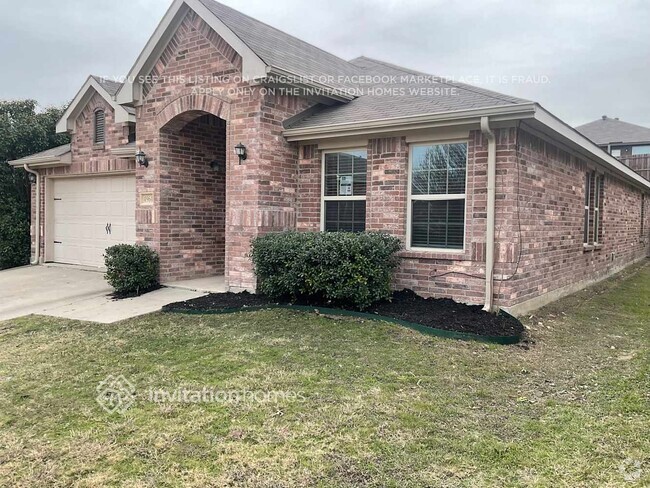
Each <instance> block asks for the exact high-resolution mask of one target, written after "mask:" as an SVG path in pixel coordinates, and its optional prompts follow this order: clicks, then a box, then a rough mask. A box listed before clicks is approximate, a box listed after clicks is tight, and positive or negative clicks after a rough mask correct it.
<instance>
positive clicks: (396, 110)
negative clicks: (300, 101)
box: [287, 56, 530, 129]
mask: <svg viewBox="0 0 650 488" xmlns="http://www.w3.org/2000/svg"><path fill="white" fill-rule="evenodd" d="M350 64H353V65H354V66H356V67H358V68H359V69H360V70H362V73H363V74H365V75H371V76H375V75H377V76H378V77H382V76H383V78H380V79H378V82H372V83H369V84H364V85H361V87H360V96H359V97H358V98H356V99H354V100H352V101H351V102H348V103H347V104H341V105H335V106H330V107H322V109H320V110H318V111H316V113H313V114H311V115H307V116H306V117H305V118H304V119H302V120H297V121H296V119H294V121H292V123H291V127H287V128H292V129H293V128H307V127H319V126H327V125H332V124H344V123H351V122H365V121H371V120H378V119H387V118H394V117H406V116H413V115H423V114H435V113H444V112H451V111H457V110H468V109H473V108H486V107H495V106H503V105H513V104H519V103H530V102H529V101H528V100H524V99H521V98H516V97H511V96H508V95H503V94H501V93H496V92H493V91H490V90H485V89H483V88H478V87H475V86H471V85H466V84H463V83H456V82H451V81H447V80H443V79H442V78H440V77H436V76H434V75H430V74H426V73H422V72H419V71H414V70H411V69H408V68H403V67H401V66H396V65H393V64H390V63H386V62H384V61H378V60H376V59H371V58H367V57H363V56H362V57H359V58H356V59H353V60H352V61H350ZM374 79H377V78H376V77H375V78H374ZM298 119H299V118H298Z"/></svg>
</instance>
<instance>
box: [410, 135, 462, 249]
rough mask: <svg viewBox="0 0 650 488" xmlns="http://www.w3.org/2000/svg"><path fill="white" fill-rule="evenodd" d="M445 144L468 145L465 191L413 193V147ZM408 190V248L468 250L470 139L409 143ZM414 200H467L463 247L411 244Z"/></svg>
mask: <svg viewBox="0 0 650 488" xmlns="http://www.w3.org/2000/svg"><path fill="white" fill-rule="evenodd" d="M444 144H465V145H466V146H467V155H466V160H465V193H462V194H461V193H458V194H450V195H447V194H445V195H412V182H413V171H411V169H412V168H413V148H416V147H420V146H436V145H444ZM407 173H408V192H407V198H406V250H407V251H416V252H428V253H432V254H433V253H437V254H441V253H443V254H463V253H464V252H465V251H466V248H465V244H466V241H467V236H466V234H467V180H468V177H469V141H468V140H458V139H451V140H447V141H444V140H432V141H429V142H418V143H417V144H409V157H408V167H407ZM414 200H425V201H433V200H445V201H446V200H465V206H464V210H463V212H464V215H463V222H464V223H463V247H462V249H461V248H458V249H448V248H437V247H415V246H411V233H412V229H411V223H412V219H413V204H412V202H413V201H414Z"/></svg>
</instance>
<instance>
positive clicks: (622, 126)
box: [576, 117, 650, 145]
mask: <svg viewBox="0 0 650 488" xmlns="http://www.w3.org/2000/svg"><path fill="white" fill-rule="evenodd" d="M576 130H577V131H578V132H580V133H581V134H582V135H584V136H585V137H587V138H588V139H591V141H592V142H595V143H596V144H599V145H604V144H611V143H628V144H629V143H635V142H650V129H649V128H647V127H643V126H640V125H636V124H630V123H629V122H623V121H622V120H618V119H612V118H609V117H606V118H600V119H598V120H594V121H593V122H589V123H588V124H584V125H581V126H579V127H576Z"/></svg>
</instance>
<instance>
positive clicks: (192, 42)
mask: <svg viewBox="0 0 650 488" xmlns="http://www.w3.org/2000/svg"><path fill="white" fill-rule="evenodd" d="M57 130H58V131H68V132H70V133H71V134H72V143H71V144H70V145H69V146H62V147H61V148H56V149H54V150H50V151H47V152H45V153H40V154H36V155H33V156H30V157H28V158H25V159H23V160H19V161H14V162H12V164H13V165H15V166H25V165H27V168H29V170H30V171H33V172H34V173H35V174H36V175H38V176H37V178H35V179H36V183H35V185H33V188H34V198H33V202H34V206H33V207H34V208H33V222H34V225H33V254H34V260H35V262H48V261H55V262H63V263H71V264H80V265H89V266H101V264H102V252H103V250H104V249H105V248H106V247H107V246H108V245H111V244H113V243H116V242H139V243H146V244H147V245H149V246H152V247H154V248H155V249H157V250H158V252H159V253H160V258H161V275H162V276H161V278H162V280H163V281H172V280H184V279H190V278H196V277H209V276H223V277H224V278H223V279H224V280H225V283H226V286H227V288H228V289H230V290H235V291H236V290H243V289H254V288H255V287H256V278H255V275H254V272H253V268H252V264H251V261H250V259H249V257H248V253H249V244H250V240H251V238H253V237H255V236H257V235H261V234H264V233H268V232H275V231H283V230H286V229H298V230H302V231H319V230H324V231H362V230H367V231H384V232H389V233H391V234H394V235H396V236H398V237H400V238H401V239H402V240H403V242H404V244H405V250H404V251H403V252H402V253H401V257H402V260H401V262H402V264H401V267H400V269H399V270H398V272H397V274H396V277H395V283H394V286H395V288H404V287H408V288H412V289H414V290H415V291H417V292H419V293H421V294H423V295H427V296H448V297H451V298H454V299H456V300H459V301H463V302H468V303H480V304H485V305H486V307H487V308H493V307H503V308H507V309H509V310H511V311H512V312H514V313H522V312H525V311H527V310H531V309H533V308H536V307H538V306H540V305H542V304H543V303H546V302H548V301H551V300H553V299H555V298H557V297H559V296H561V295H562V294H566V293H569V292H571V291H574V290H576V289H578V288H580V287H583V286H585V285H586V284H588V283H590V282H593V281H594V280H598V279H600V278H603V277H605V276H607V275H609V274H611V273H612V272H614V271H616V270H618V269H621V268H622V267H625V266H627V265H629V264H631V263H633V262H635V261H638V260H640V259H643V258H644V257H645V256H647V255H648V232H649V231H650V221H649V216H650V209H649V208H648V205H649V204H648V201H649V199H648V193H650V182H648V181H646V180H644V179H643V178H641V177H639V175H637V174H636V173H635V172H634V171H632V170H630V169H629V168H628V167H626V166H625V165H623V164H621V163H620V162H619V161H618V160H617V159H615V158H614V157H612V156H610V155H609V154H607V152H605V151H603V150H602V149H600V148H599V147H598V146H597V145H595V144H594V143H593V142H591V141H590V140H588V139H587V138H585V137H584V136H582V135H581V134H580V133H578V132H577V131H575V130H574V129H572V128H571V127H569V126H568V125H567V124H565V123H564V122H562V121H561V120H559V119H558V118H556V117H555V116H553V115H552V114H550V113H549V112H548V111H546V110H545V109H544V108H542V107H541V106H540V105H538V104H536V103H534V102H530V101H527V100H522V99H518V98H514V97H510V96H507V95H502V94H499V93H494V92H491V91H488V90H484V89H480V88H476V87H473V86H469V85H464V84H460V83H454V82H449V81H447V80H441V79H439V78H436V77H432V76H430V75H426V74H423V73H419V72H416V71H413V70H409V69H407V68H403V67H399V66H395V65H392V64H388V63H385V62H382V61H377V60H373V59H368V58H365V57H360V58H357V59H354V60H351V61H345V60H342V59H340V58H337V57H336V56H333V55H331V54H329V53H326V52H324V51H322V50H320V49H318V48H316V47H314V46H311V45H309V44H307V43H305V42H303V41H300V40H299V39H296V38H294V37H292V36H289V35H287V34H285V33H283V32H280V31H278V30H276V29H274V28H272V27H270V26H268V25H266V24H263V23H261V22H258V21H257V20H254V19H252V18H250V17H247V16H245V15H243V14H241V13H239V12H237V11H235V10H233V9H231V8H229V7H226V6H224V5H221V4H219V3H217V2H214V1H213V0H175V1H174V2H173V3H172V5H171V7H170V9H169V10H168V12H167V13H166V15H165V16H164V18H163V20H162V21H161V23H160V25H159V26H158V28H157V29H156V31H155V32H154V34H153V36H152V37H151V39H150V40H149V42H148V43H147V45H146V46H145V47H144V50H143V51H142V53H141V54H140V56H139V57H138V59H137V60H136V61H135V64H134V65H133V68H132V69H131V71H130V72H129V74H128V76H126V77H125V78H124V79H123V80H120V82H119V83H118V82H117V81H114V80H107V79H100V78H97V77H90V78H88V80H87V81H86V83H85V84H84V86H83V87H82V89H81V90H80V91H79V93H78V94H77V96H76V97H75V99H74V100H73V102H72V104H71V105H70V107H69V108H68V110H67V112H66V113H65V115H64V116H63V118H62V120H61V121H60V122H59V125H58V127H57ZM238 144H241V145H242V146H243V148H242V147H241V146H240V152H241V150H243V149H244V148H245V159H244V158H241V159H240V158H239V156H238V155H236V154H235V149H236V146H237V145H238ZM136 151H139V152H140V157H139V158H138V161H137V162H136V157H135V153H136ZM37 189H38V190H37ZM37 191H38V194H39V195H38V198H37V195H36V192H37ZM36 202H38V204H37V203H36ZM644 207H645V208H644Z"/></svg>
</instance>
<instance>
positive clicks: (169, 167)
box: [159, 115, 226, 279]
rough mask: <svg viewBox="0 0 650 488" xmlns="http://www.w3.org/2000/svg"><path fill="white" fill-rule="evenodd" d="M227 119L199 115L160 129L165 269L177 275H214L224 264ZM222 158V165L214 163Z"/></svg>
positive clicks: (180, 277) (165, 272) (187, 276)
mask: <svg viewBox="0 0 650 488" xmlns="http://www.w3.org/2000/svg"><path fill="white" fill-rule="evenodd" d="M225 160H226V123H225V121H224V120H222V119H219V118H217V117H215V116H213V115H203V116H200V117H198V118H196V119H194V120H192V121H191V122H189V123H188V124H186V125H184V126H183V127H181V128H177V127H176V126H174V124H170V125H169V126H167V127H165V128H164V129H162V130H161V133H160V163H159V164H160V165H161V170H160V171H161V180H162V181H164V182H166V184H165V191H164V192H163V193H162V195H161V206H162V208H163V209H164V211H163V212H161V214H160V235H161V242H160V250H161V254H162V255H163V256H165V257H166V259H164V260H162V262H161V273H163V274H174V276H175V277H176V278H178V279H185V278H195V277H201V276H214V275H219V274H221V275H222V274H223V273H224V269H225V266H224V265H225V231H226V173H225ZM212 161H219V162H220V163H221V164H222V167H221V169H219V170H215V169H212V168H211V164H210V163H211V162H212Z"/></svg>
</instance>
